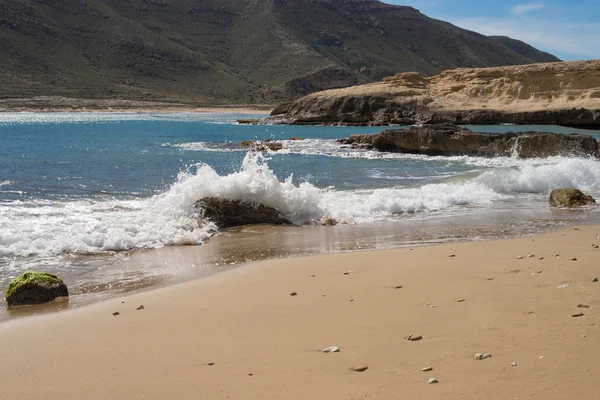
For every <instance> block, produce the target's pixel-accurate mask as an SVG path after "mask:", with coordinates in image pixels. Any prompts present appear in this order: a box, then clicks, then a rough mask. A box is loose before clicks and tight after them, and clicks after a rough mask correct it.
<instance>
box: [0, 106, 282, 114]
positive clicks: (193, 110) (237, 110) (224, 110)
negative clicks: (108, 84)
mask: <svg viewBox="0 0 600 400" xmlns="http://www.w3.org/2000/svg"><path fill="white" fill-rule="evenodd" d="M270 111H271V109H270V108H260V107H258V108H252V107H157V108H148V107H140V108H136V107H110V108H86V107H82V108H77V109H66V108H36V107H23V108H18V109H0V115H1V114H2V113H20V112H29V113H144V114H152V113H158V114H161V113H168V114H171V113H172V114H175V113H190V114H268V113H270Z"/></svg>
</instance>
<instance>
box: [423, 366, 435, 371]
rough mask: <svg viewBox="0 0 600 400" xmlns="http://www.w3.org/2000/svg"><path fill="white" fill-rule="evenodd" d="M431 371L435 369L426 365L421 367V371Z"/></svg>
mask: <svg viewBox="0 0 600 400" xmlns="http://www.w3.org/2000/svg"><path fill="white" fill-rule="evenodd" d="M429 371H433V367H425V368H422V369H421V372H429Z"/></svg>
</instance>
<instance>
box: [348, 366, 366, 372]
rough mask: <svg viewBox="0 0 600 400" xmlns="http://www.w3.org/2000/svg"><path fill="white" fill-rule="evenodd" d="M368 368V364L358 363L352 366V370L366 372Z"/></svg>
mask: <svg viewBox="0 0 600 400" xmlns="http://www.w3.org/2000/svg"><path fill="white" fill-rule="evenodd" d="M368 369H369V366H368V365H357V366H356V367H354V368H352V370H353V371H355V372H365V371H366V370H368Z"/></svg>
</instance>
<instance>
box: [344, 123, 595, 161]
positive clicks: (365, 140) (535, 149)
mask: <svg viewBox="0 0 600 400" xmlns="http://www.w3.org/2000/svg"><path fill="white" fill-rule="evenodd" d="M339 141H340V142H341V143H344V144H349V145H352V146H354V147H365V146H366V147H369V148H373V149H376V150H379V151H388V152H397V153H409V154H426V155H470V156H483V157H510V156H516V157H521V158H534V157H551V156H559V155H562V156H576V157H598V143H597V142H596V140H595V139H594V138H593V137H592V136H589V135H580V134H568V135H562V134H554V133H541V132H509V133H504V134H497V133H480V132H473V131H471V130H469V129H466V128H461V127H459V126H456V125H452V124H447V123H445V124H432V125H427V124H426V125H423V126H422V127H410V128H408V129H397V130H385V131H383V132H381V133H378V134H374V135H352V136H350V137H349V138H346V139H340V140H339Z"/></svg>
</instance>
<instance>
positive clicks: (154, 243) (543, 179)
mask: <svg viewBox="0 0 600 400" xmlns="http://www.w3.org/2000/svg"><path fill="white" fill-rule="evenodd" d="M267 161H268V159H267V158H265V156H264V155H263V154H262V153H258V152H249V153H247V154H246V156H245V158H244V160H243V162H242V165H241V167H240V169H239V170H238V171H236V172H234V173H231V174H229V175H219V174H218V173H217V172H216V171H215V170H214V169H213V168H211V167H210V166H208V165H205V164H199V165H197V166H195V168H193V170H194V171H195V172H192V170H189V171H184V172H181V173H180V174H179V176H178V178H177V181H176V182H175V183H174V184H173V185H171V187H170V188H168V190H166V191H165V192H164V193H162V194H159V195H156V196H153V197H151V198H148V199H137V200H127V201H124V200H106V201H98V200H91V199H90V200H70V201H62V202H57V201H50V200H45V201H41V200H36V201H12V202H5V203H3V204H2V207H0V256H28V255H38V256H48V255H55V254H60V253H63V252H67V253H82V254H88V253H95V252H99V251H119V250H129V249H134V248H156V247H161V246H165V245H181V244H200V243H202V242H203V241H204V240H206V239H207V238H208V237H210V236H211V235H212V234H214V229H215V227H214V225H213V224H210V223H206V222H205V221H201V220H200V217H201V210H198V209H196V208H195V207H194V203H195V202H196V201H197V200H198V199H200V198H202V197H206V196H214V197H219V198H223V199H230V200H241V201H244V202H248V203H255V204H256V203H260V204H264V205H266V206H271V207H274V208H276V209H277V210H279V211H280V212H281V213H282V214H283V216H285V217H286V218H287V219H289V220H291V221H292V222H294V223H296V224H311V223H315V222H317V221H319V220H321V219H322V218H323V217H331V218H335V219H337V220H339V221H343V222H347V223H363V222H371V221H375V220H382V219H390V218H392V219H393V218H397V215H398V214H403V213H436V212H444V214H445V215H452V214H456V215H458V214H460V213H463V212H465V206H468V207H469V208H468V209H469V210H471V211H469V212H476V211H477V210H485V209H489V208H490V207H497V206H498V204H500V205H502V204H504V203H503V202H507V203H506V207H510V204H511V202H512V201H514V200H523V198H524V197H523V196H524V194H523V193H533V194H534V199H535V201H542V200H544V201H545V197H546V196H547V194H548V193H549V191H550V189H553V188H556V187H576V188H579V189H583V190H586V191H587V192H589V193H591V194H592V195H597V192H598V191H599V190H600V162H598V161H596V160H592V159H570V158H561V157H556V158H553V159H545V160H521V161H510V163H516V164H514V165H513V166H508V167H506V166H504V167H498V168H494V169H489V170H479V171H471V173H470V174H463V175H459V176H456V177H451V178H447V179H446V180H445V181H444V182H443V183H429V184H426V185H422V186H419V187H415V186H414V185H413V186H412V187H402V186H397V187H391V188H384V189H361V190H354V191H344V190H336V188H326V189H321V188H317V187H315V186H314V185H312V184H311V183H309V182H302V183H299V184H295V183H294V182H293V177H292V176H288V177H287V178H286V179H283V180H280V179H278V177H277V176H276V175H275V173H274V172H273V171H272V170H271V169H270V168H269V166H268V164H267ZM467 161H468V160H467ZM510 163H509V165H511V164H510ZM438 172H439V171H438ZM526 196H530V195H526ZM528 198H529V197H528Z"/></svg>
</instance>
